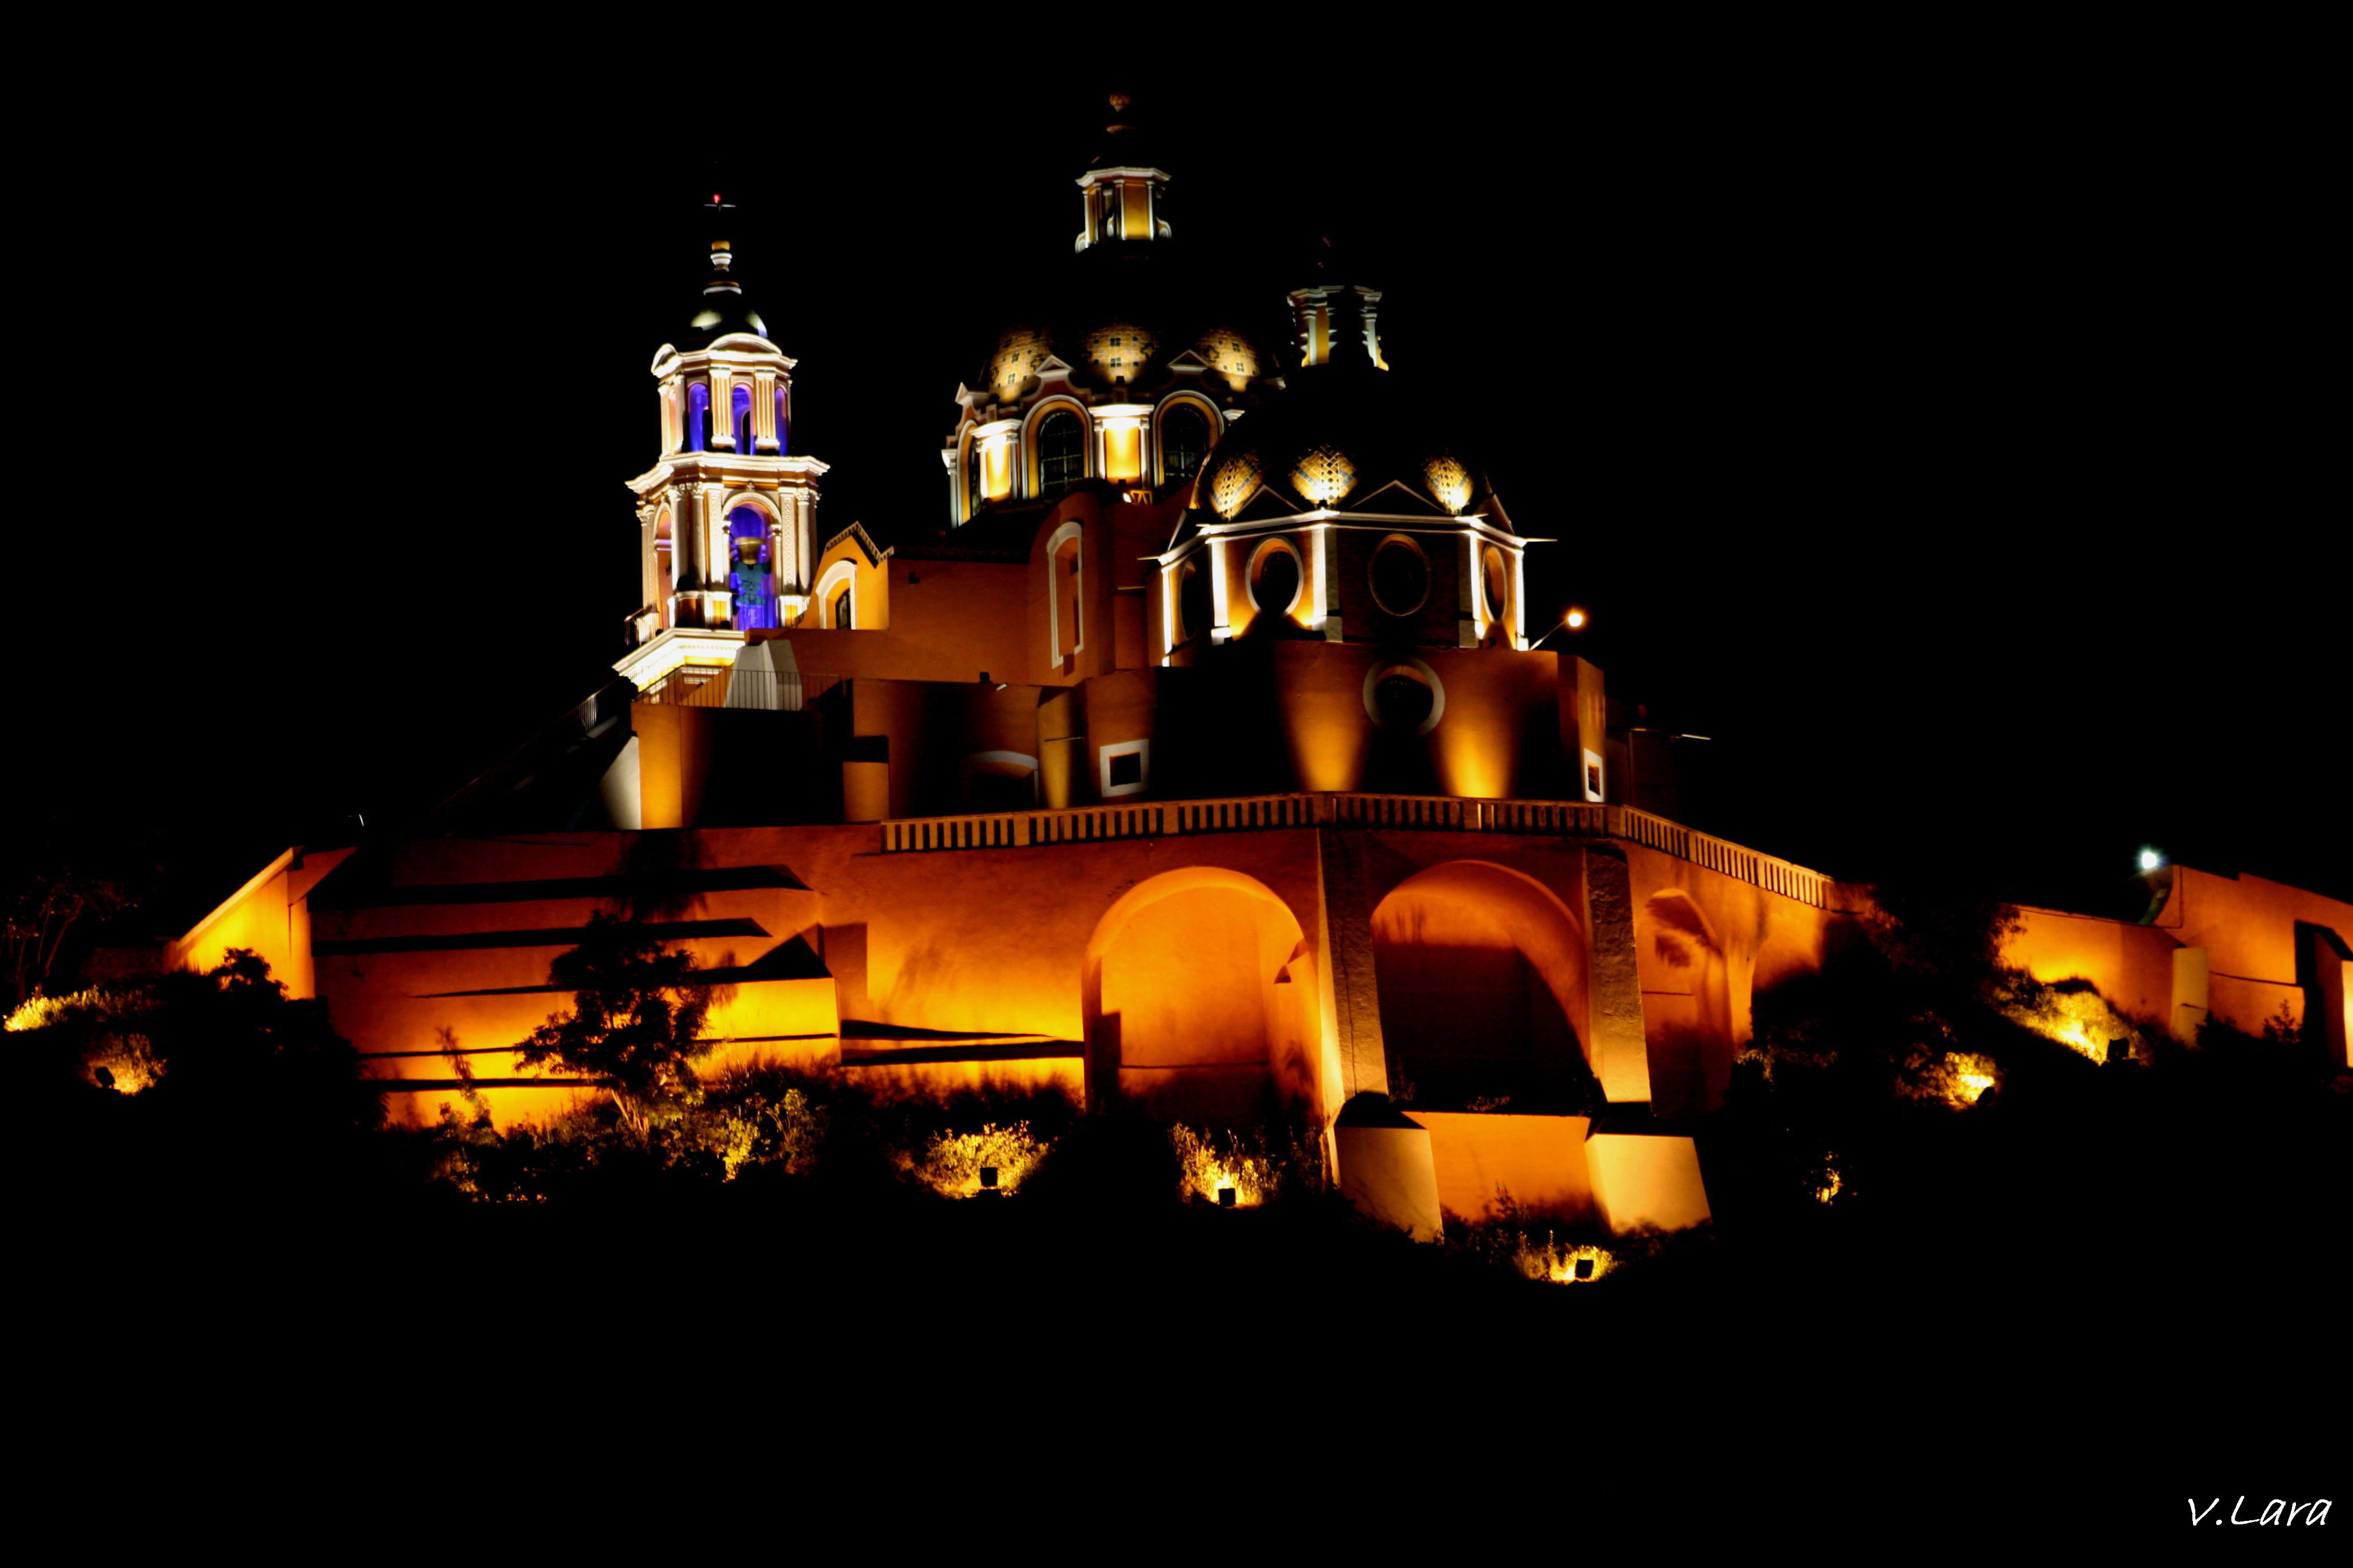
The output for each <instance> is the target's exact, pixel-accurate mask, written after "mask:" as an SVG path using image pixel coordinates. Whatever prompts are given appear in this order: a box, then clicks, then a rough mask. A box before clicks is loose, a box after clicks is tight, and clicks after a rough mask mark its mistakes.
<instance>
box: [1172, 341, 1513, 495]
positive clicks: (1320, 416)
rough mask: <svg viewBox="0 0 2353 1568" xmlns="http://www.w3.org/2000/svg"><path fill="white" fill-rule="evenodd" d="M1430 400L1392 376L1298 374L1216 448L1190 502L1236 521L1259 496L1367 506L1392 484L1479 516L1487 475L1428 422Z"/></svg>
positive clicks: (1321, 368)
mask: <svg viewBox="0 0 2353 1568" xmlns="http://www.w3.org/2000/svg"><path fill="white" fill-rule="evenodd" d="M1432 401H1433V400H1432V399H1430V398H1429V397H1427V396H1425V395H1421V393H1420V392H1419V389H1418V388H1417V387H1416V385H1415V384H1414V383H1413V382H1411V381H1410V380H1408V379H1406V378H1404V377H1401V376H1400V375H1399V374H1398V373H1397V372H1395V371H1380V370H1375V369H1373V368H1371V367H1370V366H1368V365H1347V364H1338V365H1317V366H1313V367H1309V368H1304V369H1300V370H1294V371H1293V372H1292V373H1291V374H1290V375H1289V377H1288V380H1287V382H1286V384H1285V385H1284V388H1283V390H1282V391H1280V392H1277V393H1274V394H1271V395H1269V396H1268V397H1267V398H1266V399H1265V400H1264V401H1263V402H1262V403H1261V404H1260V405H1259V406H1258V407H1257V408H1255V409H1253V410H1251V411H1250V414H1249V415H1248V416H1246V417H1244V418H1242V419H1241V420H1240V421H1239V422H1237V423H1236V424H1235V425H1234V426H1233V427H1232V428H1230V429H1229V430H1228V431H1227V432H1226V434H1225V436H1224V437H1223V438H1222V439H1220V440H1219V442H1218V445H1217V447H1215V448H1214V449H1213V450H1212V451H1211V452H1210V454H1209V458H1208V461H1207V462H1205V463H1203V464H1202V465H1201V480H1200V483H1199V484H1198V485H1197V486H1196V487H1195V489H1194V492H1193V504H1194V506H1195V507H1197V508H1199V507H1206V508H1208V509H1210V510H1214V511H1215V512H1216V513H1217V514H1218V515H1219V517H1221V518H1225V519H1229V520H1230V519H1232V518H1235V517H1238V516H1240V514H1241V511H1242V510H1243V509H1244V508H1245V507H1247V506H1249V505H1250V503H1251V501H1252V500H1253V499H1255V498H1256V497H1258V496H1259V495H1260V494H1261V492H1267V493H1269V494H1271V496H1272V498H1273V500H1274V503H1275V504H1276V505H1278V506H1280V507H1281V508H1282V510H1284V511H1296V510H1305V509H1307V508H1311V507H1320V506H1328V507H1335V508H1345V507H1347V506H1350V505H1362V504H1364V503H1365V502H1366V501H1367V500H1369V499H1370V498H1371V497H1372V496H1373V495H1374V494H1375V493H1376V492H1377V491H1379V490H1380V489H1383V488H1384V487H1386V486H1388V485H1389V484H1392V483H1396V484H1401V485H1403V486H1405V487H1406V488H1407V489H1409V490H1411V491H1413V492H1414V493H1415V494H1416V495H1419V496H1420V497H1422V498H1423V499H1424V500H1428V501H1429V502H1430V504H1431V505H1432V506H1434V507H1436V508H1437V509H1438V510H1440V511H1442V512H1446V513H1450V514H1458V515H1459V514H1461V513H1462V512H1467V511H1473V510H1477V509H1478V508H1479V507H1481V506H1482V505H1483V504H1484V503H1485V502H1486V501H1487V500H1488V499H1489V498H1490V497H1491V495H1492V494H1493V490H1492V489H1491V488H1490V487H1489V485H1488V483H1487V476H1486V474H1485V473H1484V471H1483V470H1482V469H1481V468H1480V467H1479V466H1478V464H1477V462H1476V461H1475V460H1474V459H1473V458H1472V457H1471V456H1470V455H1469V451H1470V448H1469V447H1466V445H1465V444H1464V443H1463V442H1461V440H1459V439H1458V438H1456V437H1455V436H1454V434H1453V432H1452V431H1451V429H1449V428H1448V426H1447V424H1446V422H1445V421H1444V420H1443V419H1442V418H1440V419H1433V418H1432V417H1431V416H1430V407H1431V405H1432Z"/></svg>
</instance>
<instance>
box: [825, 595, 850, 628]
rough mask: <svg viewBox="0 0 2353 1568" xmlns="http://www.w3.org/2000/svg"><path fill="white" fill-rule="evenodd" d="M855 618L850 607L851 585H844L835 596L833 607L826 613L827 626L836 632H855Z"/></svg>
mask: <svg viewBox="0 0 2353 1568" xmlns="http://www.w3.org/2000/svg"><path fill="white" fill-rule="evenodd" d="M855 618H856V617H855V616H854V615H853V613H852V612H851V609H850V606H849V584H847V583H844V584H842V585H841V586H840V588H839V590H837V591H836V592H835V594H834V595H833V604H832V606H831V607H830V608H829V609H828V611H827V612H826V617H825V620H826V625H828V626H831V627H833V629H834V630H836V631H840V632H846V631H851V630H854V629H855V627H854V626H853V625H852V623H853V621H854V620H855Z"/></svg>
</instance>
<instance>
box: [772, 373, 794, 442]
mask: <svg viewBox="0 0 2353 1568" xmlns="http://www.w3.org/2000/svg"><path fill="white" fill-rule="evenodd" d="M785 408H786V402H785V389H784V388H783V387H781V386H780V387H778V388H776V456H777V457H779V458H781V457H783V456H784V455H785V454H786V453H787V452H789V451H791V450H792V449H793V447H792V440H791V432H790V429H789V427H788V424H787V421H786V418H785Z"/></svg>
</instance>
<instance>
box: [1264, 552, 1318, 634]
mask: <svg viewBox="0 0 2353 1568" xmlns="http://www.w3.org/2000/svg"><path fill="white" fill-rule="evenodd" d="M1306 588H1307V574H1306V572H1305V570H1304V569H1303V567H1302V566H1301V564H1300V561H1299V552H1298V551H1297V550H1295V549H1293V547H1292V544H1291V542H1290V541H1289V540H1287V539H1270V540H1268V541H1266V542H1264V543H1262V544H1261V545H1260V546H1259V547H1258V549H1257V550H1256V551H1255V552H1252V554H1251V556H1250V603H1251V604H1252V605H1255V606H1256V607H1257V609H1258V612H1259V615H1260V616H1261V617H1262V623H1261V622H1260V621H1254V622H1253V623H1252V626H1253V629H1260V628H1261V625H1262V629H1264V630H1267V631H1276V630H1280V629H1281V628H1282V626H1283V625H1284V624H1285V623H1286V622H1287V621H1289V619H1290V617H1291V616H1292V614H1293V611H1295V610H1296V609H1297V608H1298V607H1299V601H1300V600H1301V599H1302V598H1303V596H1304V595H1305V593H1306Z"/></svg>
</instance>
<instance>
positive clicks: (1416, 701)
mask: <svg viewBox="0 0 2353 1568" xmlns="http://www.w3.org/2000/svg"><path fill="white" fill-rule="evenodd" d="M1436 701H1437V694H1436V693H1435V692H1433V691H1431V690H1430V682H1428V681H1426V680H1420V679H1416V678H1414V677H1413V676H1410V675H1409V674H1407V673H1406V672H1405V671H1404V670H1401V669H1397V670H1391V671H1390V672H1389V673H1388V674H1387V675H1384V676H1382V677H1381V679H1380V681H1379V683H1378V684H1377V685H1376V686H1375V687H1374V688H1373V708H1374V710H1375V711H1377V713H1379V715H1380V719H1381V726H1382V728H1384V729H1388V730H1405V731H1419V729H1420V728H1421V727H1422V726H1423V725H1424V724H1427V723H1428V722H1430V709H1431V707H1432V706H1434V705H1435V703H1436Z"/></svg>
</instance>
